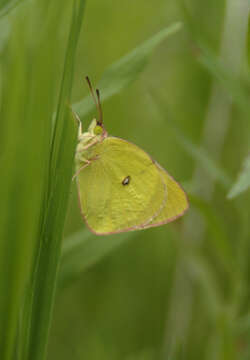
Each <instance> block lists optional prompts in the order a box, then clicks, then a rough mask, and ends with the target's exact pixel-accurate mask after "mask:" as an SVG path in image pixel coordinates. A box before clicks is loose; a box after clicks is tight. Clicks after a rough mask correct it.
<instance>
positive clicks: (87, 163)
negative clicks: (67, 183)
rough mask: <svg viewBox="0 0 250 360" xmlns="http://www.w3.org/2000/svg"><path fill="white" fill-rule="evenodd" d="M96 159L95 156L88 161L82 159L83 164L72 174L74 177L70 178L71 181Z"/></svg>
mask: <svg viewBox="0 0 250 360" xmlns="http://www.w3.org/2000/svg"><path fill="white" fill-rule="evenodd" d="M97 158H98V155H96V156H95V157H93V158H92V159H90V160H88V159H85V158H82V161H83V162H84V163H85V164H84V165H83V166H81V167H80V168H79V169H78V170H77V172H76V173H75V174H74V176H73V177H72V181H74V180H75V178H76V177H77V176H78V175H79V174H80V172H81V171H82V170H83V169H84V168H85V167H87V166H89V165H90V164H91V163H92V161H94V160H96V159H97Z"/></svg>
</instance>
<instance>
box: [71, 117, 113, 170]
mask: <svg viewBox="0 0 250 360" xmlns="http://www.w3.org/2000/svg"><path fill="white" fill-rule="evenodd" d="M105 137H107V132H106V130H105V129H104V127H103V126H102V125H98V123H97V121H96V119H93V120H92V121H91V123H90V125H89V128H88V131H86V132H82V130H81V126H79V133H78V145H77V148H76V156H75V161H76V167H79V166H82V164H83V163H86V160H90V154H91V152H92V151H91V150H92V149H91V148H92V147H93V146H95V145H96V144H97V143H99V142H102V141H103V139H104V138H105Z"/></svg>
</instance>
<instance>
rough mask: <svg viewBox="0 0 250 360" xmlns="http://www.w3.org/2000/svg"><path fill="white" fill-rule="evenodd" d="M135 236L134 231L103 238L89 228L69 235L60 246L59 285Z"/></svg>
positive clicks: (61, 285)
mask: <svg viewBox="0 0 250 360" xmlns="http://www.w3.org/2000/svg"><path fill="white" fill-rule="evenodd" d="M135 236H136V232H130V233H123V234H117V235H115V234H114V235H112V236H108V237H105V238H103V237H102V236H97V235H94V234H92V233H91V232H90V231H89V230H81V231H79V232H77V233H75V234H73V235H71V236H69V237H68V238H66V239H65V241H64V244H63V247H62V258H61V266H60V272H59V286H60V287H63V286H66V285H67V284H68V283H69V282H71V280H73V279H74V278H76V277H77V276H79V275H80V274H81V273H82V272H84V271H85V270H87V269H88V268H89V267H90V266H92V265H94V264H96V263H97V262H98V261H100V260H102V259H103V258H104V257H105V256H107V255H109V254H110V253H111V252H112V251H114V250H115V249H117V248H118V247H119V246H120V245H121V244H123V243H124V242H126V241H128V240H129V239H131V238H134V237H135Z"/></svg>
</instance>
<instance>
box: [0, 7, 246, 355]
mask: <svg viewBox="0 0 250 360" xmlns="http://www.w3.org/2000/svg"><path fill="white" fill-rule="evenodd" d="M248 17H249V4H248V2H247V1H245V0H238V1H237V2H236V1H234V0H222V1H216V0H211V1H209V2H201V1H196V0H190V1H185V0H178V1H176V2H173V1H170V0H157V1H154V4H152V2H150V1H147V2H146V1H143V0H138V1H133V2H132V1H131V2H128V1H123V2H120V1H114V0H107V1H100V0H92V1H89V2H86V4H85V0H70V1H66V0H54V1H53V2H52V1H49V0H3V1H0V119H1V120H0V169H1V177H0V188H1V192H0V194H1V197H0V199H1V201H0V359H1V360H45V359H48V360H50V359H51V360H52V359H53V360H57V359H58V360H59V359H60V360H66V359H69V358H70V359H74V360H78V359H79V360H80V359H87V360H97V359H98V360H117V359H119V360H158V359H159V360H163V359H164V360H165V359H166V360H183V359H185V360H189V359H190V360H191V359H192V360H194V359H205V360H224V359H225V360H234V359H236V360H247V359H250V342H249V337H250V312H249V301H250V291H249V285H250V282H249V271H250V269H249V262H250V255H249V254H250V251H249V250H250V226H249V218H250V192H249V187H250V164H249V161H250V160H249V149H250V122H249V111H250V105H249V87H250V82H249V54H248V52H249V49H248V43H249V31H248ZM86 75H89V76H90V78H91V80H92V82H93V83H94V84H96V86H98V88H99V89H100V91H101V97H102V101H103V108H104V121H105V125H106V129H107V130H108V132H109V133H110V134H112V135H116V136H119V137H122V138H124V139H128V140H130V141H132V142H134V143H136V144H137V145H139V146H141V147H142V148H143V149H145V150H146V151H147V152H149V153H150V154H151V155H152V156H153V158H155V159H156V160H157V161H158V162H159V163H160V164H161V165H162V166H164V168H166V169H167V170H168V171H169V173H170V174H172V175H173V176H174V177H175V178H176V179H177V180H178V181H179V182H180V183H181V184H182V186H183V187H184V188H185V190H186V191H187V193H188V196H189V199H190V209H189V211H188V213H187V214H186V215H185V216H184V217H183V218H181V219H179V220H177V221H176V222H174V223H171V224H168V225H165V226H162V227H159V228H152V229H148V230H144V231H137V232H130V233H123V234H117V235H112V236H106V237H98V236H95V235H93V234H92V233H90V232H89V230H87V229H86V227H85V224H84V223H83V221H82V219H81V216H80V211H79V207H78V201H77V192H76V186H75V183H74V182H72V176H73V174H74V152H75V147H76V142H77V123H76V121H75V118H74V115H73V112H72V109H73V110H74V111H76V112H77V113H78V114H79V116H80V118H81V120H82V124H83V128H84V129H86V127H87V126H88V124H89V122H90V121H91V119H92V118H93V116H95V108H94V104H93V102H92V100H91V98H90V96H89V94H88V88H87V86H86V84H85V83H84V76H86ZM88 191H91V189H88Z"/></svg>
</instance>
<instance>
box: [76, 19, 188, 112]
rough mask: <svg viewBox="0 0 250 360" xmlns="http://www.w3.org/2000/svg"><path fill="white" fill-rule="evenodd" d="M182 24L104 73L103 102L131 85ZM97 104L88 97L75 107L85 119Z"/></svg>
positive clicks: (126, 56) (153, 38) (165, 32)
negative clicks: (156, 51)
mask: <svg viewBox="0 0 250 360" xmlns="http://www.w3.org/2000/svg"><path fill="white" fill-rule="evenodd" d="M181 26H182V25H181V23H179V22H178V23H174V24H172V25H170V26H168V27H167V28H165V29H163V30H161V31H160V32H159V33H157V34H156V35H154V36H153V37H152V38H150V39H148V40H146V41H145V42H144V43H143V44H141V45H139V46H138V47H137V48H135V49H134V50H133V51H131V52H130V53H129V54H127V55H125V56H124V57H122V58H121V59H120V60H118V61H117V62H115V63H114V64H112V65H111V66H110V67H109V68H108V69H107V70H106V71H105V72H104V73H103V76H102V78H101V80H100V82H99V83H98V86H97V87H98V88H99V89H100V90H101V96H102V101H105V100H107V99H109V98H110V97H112V96H113V95H115V94H118V93H119V92H121V91H122V90H123V89H124V88H125V87H126V86H128V85H129V84H131V83H132V82H133V81H135V80H136V78H137V77H138V76H139V74H140V73H141V72H142V71H143V69H144V68H145V66H146V64H147V62H148V59H149V56H150V55H151V54H152V52H153V50H154V49H155V48H156V46H157V45H159V44H160V43H161V42H162V41H163V40H164V39H166V38H167V37H168V36H170V35H172V34H175V33H176V32H177V31H178V30H180V29H181ZM94 107H95V104H94V103H93V99H92V97H91V96H87V97H86V98H85V99H83V100H82V101H80V102H78V103H76V104H74V105H73V109H74V111H75V112H76V113H77V114H78V115H79V116H80V117H84V116H85V115H86V114H88V113H89V112H90V111H91V110H93V109H94Z"/></svg>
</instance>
